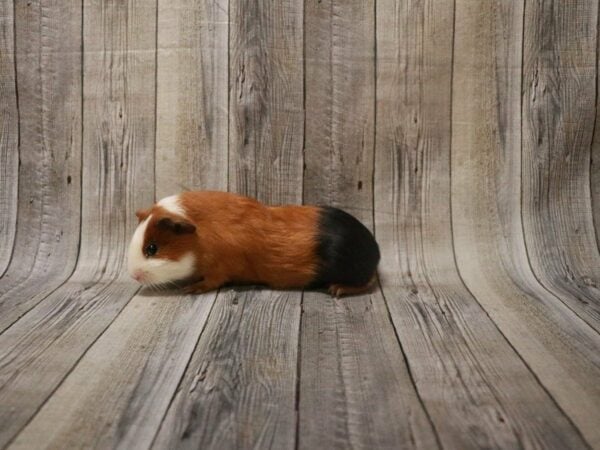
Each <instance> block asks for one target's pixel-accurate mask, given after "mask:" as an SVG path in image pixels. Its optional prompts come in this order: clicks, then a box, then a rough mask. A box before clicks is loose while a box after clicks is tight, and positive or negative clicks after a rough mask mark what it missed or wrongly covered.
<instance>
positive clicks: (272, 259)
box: [129, 192, 379, 295]
mask: <svg viewBox="0 0 600 450" xmlns="http://www.w3.org/2000/svg"><path fill="white" fill-rule="evenodd" d="M136 214H137V216H138V219H140V222H141V224H140V226H145V230H144V239H143V244H142V245H141V246H140V243H139V239H138V242H136V243H135V245H134V242H133V241H132V244H131V246H130V255H133V256H130V260H132V261H135V263H132V264H130V266H129V271H130V273H131V274H132V276H133V275H134V274H137V275H139V274H140V273H142V272H143V274H144V276H143V277H141V281H142V282H143V283H156V281H152V280H161V281H162V282H172V281H181V280H175V279H168V280H164V279H163V278H162V277H161V275H160V274H158V273H154V272H155V270H154V269H153V268H152V267H150V266H148V268H147V269H144V268H143V267H142V266H144V265H145V264H144V261H140V258H139V255H140V252H142V254H143V252H144V249H146V248H147V247H148V245H149V244H150V243H153V244H155V245H156V246H157V248H158V251H157V252H156V254H155V255H153V256H147V255H144V258H146V260H147V261H148V262H149V261H151V260H156V259H161V260H168V261H172V262H176V261H179V260H180V259H182V258H183V257H184V256H187V258H188V260H189V257H190V256H189V255H192V256H193V270H192V271H191V273H189V274H188V275H186V276H185V278H186V279H187V281H188V282H189V284H188V285H187V287H186V291H188V292H204V291H208V290H212V289H215V288H218V287H220V286H222V285H223V284H225V283H257V284H266V285H269V286H271V287H274V288H303V287H309V286H313V287H314V286H319V287H329V288H330V291H331V292H332V293H334V294H335V295H341V294H344V293H357V292H361V291H363V290H367V289H368V288H369V286H370V284H371V283H372V281H373V279H374V277H375V271H376V267H377V262H378V261H379V249H378V247H377V244H376V242H375V240H374V238H373V236H372V235H371V233H370V232H369V231H368V230H367V229H366V228H365V227H364V226H363V225H362V224H361V223H360V222H359V221H358V220H356V219H355V218H354V217H352V216H350V215H349V214H347V213H344V212H343V211H341V210H338V209H334V208H320V207H316V206H276V207H275V206H266V205H263V204H261V203H259V202H258V201H256V200H254V199H251V198H248V197H243V196H240V195H236V194H230V193H225V192H184V193H182V194H180V195H178V196H176V197H169V198H168V201H166V202H165V201H164V199H163V200H162V201H160V202H158V203H157V204H155V205H154V206H152V208H150V209H148V210H143V211H138V212H137V213H136ZM148 219H149V220H148ZM146 221H147V222H146ZM138 234H139V233H138ZM135 247H138V248H135ZM139 247H141V248H139ZM157 270H160V269H157Z"/></svg>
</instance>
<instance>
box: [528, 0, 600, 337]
mask: <svg viewBox="0 0 600 450" xmlns="http://www.w3.org/2000/svg"><path fill="white" fill-rule="evenodd" d="M597 18H598V5H597V3H596V2H589V1H572V2H558V3H555V2H546V1H542V2H534V3H530V4H527V5H526V8H525V19H524V24H525V26H524V28H525V35H524V50H523V120H522V124H523V155H522V156H523V180H522V181H523V183H522V190H523V226H524V230H525V242H526V245H527V250H528V253H529V256H530V259H531V265H532V267H533V271H534V273H535V274H536V276H537V277H538V278H539V280H540V281H541V283H542V284H543V285H545V286H546V287H548V288H549V289H550V290H551V291H552V292H554V293H556V294H557V295H558V296H560V298H561V299H562V300H563V301H564V302H565V303H566V304H567V306H568V307H569V308H571V309H572V310H573V311H574V312H575V313H576V314H577V315H579V316H580V317H581V318H582V319H583V320H585V321H586V322H587V323H588V324H589V325H590V326H591V327H593V328H594V329H595V330H596V331H600V255H599V253H598V247H597V243H596V239H595V233H594V225H593V218H592V214H591V201H590V178H589V177H590V148H591V141H592V134H593V127H594V119H595V107H596V105H595V100H594V99H595V94H596V86H595V83H596V70H597V67H596V65H597V60H596V40H597V29H596V28H597ZM574 34H577V36H578V39H576V40H573V39H572V36H573V35H574Z"/></svg>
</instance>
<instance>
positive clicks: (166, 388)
mask: <svg viewBox="0 0 600 450" xmlns="http://www.w3.org/2000/svg"><path fill="white" fill-rule="evenodd" d="M214 296H215V295H214V294H207V295H205V296H202V297H194V296H187V297H185V298H179V297H176V296H171V297H167V298H165V297H161V296H151V297H148V296H143V295H140V296H137V297H136V298H135V299H134V300H132V301H131V302H130V303H129V304H128V306H127V308H125V309H124V310H123V312H122V313H121V314H120V315H119V317H118V318H117V319H116V320H115V322H114V323H113V324H112V325H111V326H110V328H109V329H108V330H107V331H106V332H105V333H104V334H103V335H102V336H101V337H100V339H99V340H98V341H97V342H96V343H95V344H94V346H93V347H92V348H91V349H90V350H89V351H88V352H87V353H86V355H85V357H84V358H83V359H82V360H81V362H80V363H79V364H78V365H77V367H76V368H75V370H74V371H73V372H72V373H71V374H70V375H69V377H67V379H66V380H65V381H64V383H63V384H62V385H61V386H60V388H59V389H58V390H57V391H56V393H55V394H54V395H53V396H52V398H51V399H50V401H48V402H47V403H46V404H45V405H44V407H43V408H42V409H41V411H40V412H39V413H38V414H37V415H36V417H35V418H34V419H33V421H32V422H31V423H30V424H29V425H28V426H27V428H25V430H24V431H23V432H22V433H21V434H20V435H19V437H18V439H17V440H16V441H15V442H14V443H13V445H12V446H11V448H23V449H31V448H56V449H64V448H75V447H79V448H82V447H86V448H92V447H94V448H123V449H131V448H148V447H149V446H150V444H151V443H152V439H153V438H154V435H155V434H156V430H157V429H158V426H159V425H160V422H161V420H162V417H163V414H164V411H166V409H167V407H168V405H169V402H170V401H171V397H172V396H173V395H174V393H175V389H176V388H177V383H178V381H179V378H180V376H181V374H182V373H183V371H184V370H185V367H186V364H187V362H188V359H189V356H190V355H191V353H192V351H193V349H194V346H195V344H196V342H197V339H198V336H199V334H200V332H201V331H202V328H203V324H204V323H205V321H206V318H207V317H208V313H209V311H210V306H211V305H212V301H211V298H210V297H213V298H214Z"/></svg>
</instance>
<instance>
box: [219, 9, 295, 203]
mask: <svg viewBox="0 0 600 450" xmlns="http://www.w3.org/2000/svg"><path fill="white" fill-rule="evenodd" d="M229 11H230V12H229V17H230V21H231V23H230V30H229V89H230V101H229V145H230V147H229V153H230V158H229V190H230V191H233V192H239V193H243V194H246V195H250V196H251V197H255V198H257V199H259V200H260V201H263V202H266V203H280V204H288V203H299V202H300V201H301V195H299V192H301V191H298V189H301V186H302V164H301V161H302V144H303V128H304V117H303V91H302V84H303V70H302V65H303V60H302V42H303V34H302V17H303V15H302V11H303V2H302V1H300V0H282V1H281V2H277V3H273V2H269V1H264V0H262V1H255V0H240V1H235V2H231V4H230V10H229Z"/></svg>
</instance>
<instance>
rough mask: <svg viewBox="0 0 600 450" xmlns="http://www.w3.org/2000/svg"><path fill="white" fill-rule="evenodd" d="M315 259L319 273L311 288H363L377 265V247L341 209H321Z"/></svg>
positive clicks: (363, 227)
mask: <svg viewBox="0 0 600 450" xmlns="http://www.w3.org/2000/svg"><path fill="white" fill-rule="evenodd" d="M318 227H319V230H318V244H317V256H318V258H319V272H318V274H317V277H316V279H315V282H314V283H313V286H314V287H323V286H327V285H329V284H332V283H335V284H342V285H344V286H357V287H358V286H364V285H365V284H367V283H368V282H369V281H370V280H371V277H372V276H373V274H374V273H375V270H376V269H377V264H378V263H379V258H380V255H379V246H378V245H377V242H375V238H374V237H373V235H372V234H371V232H370V231H369V230H368V228H367V227H365V226H364V225H363V224H362V223H360V222H359V221H358V220H357V219H356V218H355V217H353V216H351V215H350V214H348V213H347V212H345V211H342V210H341V209H337V208H332V207H329V206H327V207H322V208H321V214H320V217H319V225H318Z"/></svg>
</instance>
